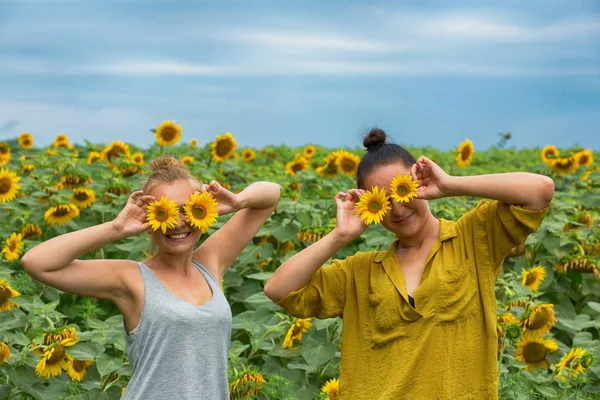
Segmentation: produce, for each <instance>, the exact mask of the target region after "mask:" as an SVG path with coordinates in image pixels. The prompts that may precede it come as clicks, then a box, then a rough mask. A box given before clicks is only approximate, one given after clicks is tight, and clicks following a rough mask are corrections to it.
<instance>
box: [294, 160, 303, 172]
mask: <svg viewBox="0 0 600 400" xmlns="http://www.w3.org/2000/svg"><path fill="white" fill-rule="evenodd" d="M303 169H304V164H302V163H299V162H297V163H294V164H293V165H292V171H294V172H298V171H302V170H303Z"/></svg>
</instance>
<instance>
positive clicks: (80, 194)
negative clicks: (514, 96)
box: [70, 188, 96, 208]
mask: <svg viewBox="0 0 600 400" xmlns="http://www.w3.org/2000/svg"><path fill="white" fill-rule="evenodd" d="M70 198H71V201H72V202H73V203H75V205H76V206H77V207H79V208H88V207H90V206H91V205H92V204H94V202H96V192H94V191H93V190H92V189H85V188H75V189H73V195H72V196H71V197H70Z"/></svg>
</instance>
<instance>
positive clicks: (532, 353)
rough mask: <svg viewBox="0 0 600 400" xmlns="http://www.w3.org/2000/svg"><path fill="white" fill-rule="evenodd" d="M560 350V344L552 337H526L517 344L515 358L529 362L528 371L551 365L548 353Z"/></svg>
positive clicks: (525, 362)
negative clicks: (547, 356) (547, 357)
mask: <svg viewBox="0 0 600 400" xmlns="http://www.w3.org/2000/svg"><path fill="white" fill-rule="evenodd" d="M556 350H558V345H557V344H556V342H555V341H554V340H552V339H542V338H531V337H527V336H526V337H524V338H523V339H522V340H521V341H520V342H519V343H517V345H516V349H515V359H517V360H519V361H521V362H522V363H524V364H527V368H526V369H527V371H532V370H534V369H535V368H536V367H541V368H546V369H548V368H549V367H550V363H549V362H548V360H547V359H546V355H547V354H548V353H551V352H553V351H556Z"/></svg>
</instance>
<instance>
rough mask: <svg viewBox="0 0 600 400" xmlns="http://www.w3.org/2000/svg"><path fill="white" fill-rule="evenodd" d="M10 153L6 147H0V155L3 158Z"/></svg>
mask: <svg viewBox="0 0 600 400" xmlns="http://www.w3.org/2000/svg"><path fill="white" fill-rule="evenodd" d="M9 151H10V149H9V148H8V147H6V146H0V154H2V155H3V156H4V155H6V154H8V152H9Z"/></svg>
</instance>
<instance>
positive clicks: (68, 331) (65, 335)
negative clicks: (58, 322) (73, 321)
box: [44, 327, 79, 346]
mask: <svg viewBox="0 0 600 400" xmlns="http://www.w3.org/2000/svg"><path fill="white" fill-rule="evenodd" d="M65 339H75V340H77V341H79V336H77V332H75V328H67V327H61V328H56V329H53V330H50V331H47V332H44V345H45V346H50V345H51V344H52V343H54V342H60V341H62V340H65Z"/></svg>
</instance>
